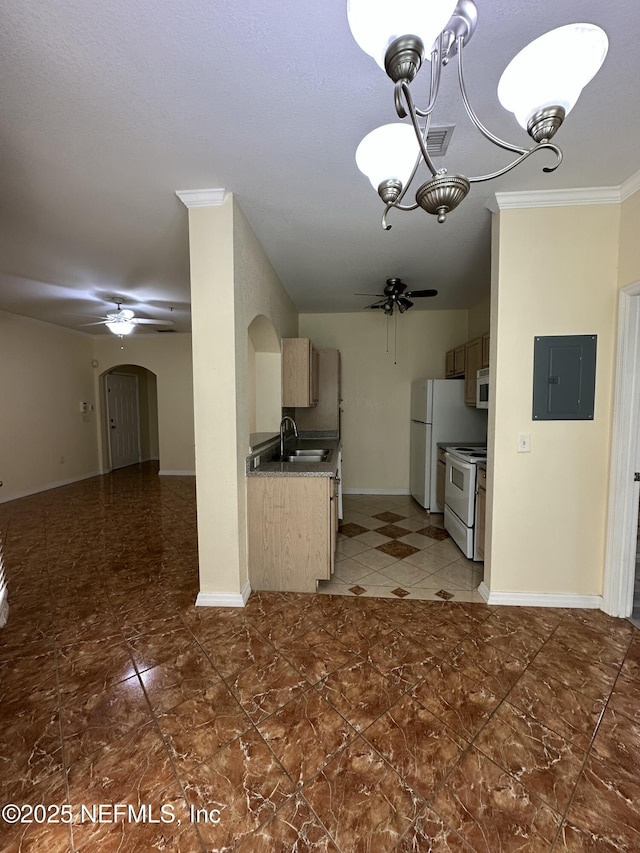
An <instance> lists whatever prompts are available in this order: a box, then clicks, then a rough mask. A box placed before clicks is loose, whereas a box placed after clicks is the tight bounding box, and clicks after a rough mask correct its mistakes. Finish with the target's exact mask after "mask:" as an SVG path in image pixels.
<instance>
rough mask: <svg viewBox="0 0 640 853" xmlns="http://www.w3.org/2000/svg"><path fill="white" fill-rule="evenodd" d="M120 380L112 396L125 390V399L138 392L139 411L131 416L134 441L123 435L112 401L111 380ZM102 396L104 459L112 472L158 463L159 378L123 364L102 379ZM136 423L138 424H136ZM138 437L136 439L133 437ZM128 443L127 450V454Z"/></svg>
mask: <svg viewBox="0 0 640 853" xmlns="http://www.w3.org/2000/svg"><path fill="white" fill-rule="evenodd" d="M110 378H112V379H113V380H116V378H117V379H118V383H117V388H116V385H115V383H114V385H113V387H112V389H111V390H112V392H116V390H119V389H120V387H121V386H122V390H123V392H124V399H125V401H126V395H127V393H129V392H131V393H133V389H134V388H135V398H136V399H135V411H134V410H133V409H132V410H131V411H130V412H129V420H130V423H129V433H130V436H129V438H130V441H128V440H127V439H126V437H125V439H124V441H123V439H122V433H121V432H120V431H119V424H118V423H117V415H116V412H117V411H118V407H117V406H116V407H114V405H113V403H112V401H110V400H109V396H110V392H109V384H110V383H109V379H110ZM100 394H101V398H102V400H103V401H104V405H103V406H102V419H101V421H102V451H103V459H105V460H107V461H108V469H109V470H113V469H114V468H120V467H124V466H126V465H128V464H135V463H137V462H149V461H158V460H159V458H160V450H159V431H158V387H157V377H156V374H155V373H153V372H152V371H151V370H148V369H147V368H146V367H141V366H140V365H137V364H119V365H116V366H114V367H111V368H109V370H107V371H105V372H104V373H103V374H101V376H100ZM134 420H135V423H134ZM134 432H135V433H136V435H135V436H133V433H134ZM123 443H124V450H123Z"/></svg>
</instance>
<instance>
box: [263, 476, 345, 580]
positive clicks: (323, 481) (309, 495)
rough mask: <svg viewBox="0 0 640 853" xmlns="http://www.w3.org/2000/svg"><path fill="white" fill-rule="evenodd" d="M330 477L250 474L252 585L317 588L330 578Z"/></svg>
mask: <svg viewBox="0 0 640 853" xmlns="http://www.w3.org/2000/svg"><path fill="white" fill-rule="evenodd" d="M334 482H335V480H334V479H333V478H331V477H248V478H247V522H248V523H247V528H248V547H249V581H250V582H251V587H252V589H266V590H279V591H289V592H315V591H316V587H317V580H318V578H321V579H323V580H324V579H326V578H330V577H331V564H330V554H329V549H330V542H331V511H330V507H331V505H332V504H333V503H334V502H333V501H330V500H329V498H330V494H331V493H330V489H331V488H332V485H333V484H334Z"/></svg>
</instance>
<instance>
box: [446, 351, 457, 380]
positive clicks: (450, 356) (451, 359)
mask: <svg viewBox="0 0 640 853" xmlns="http://www.w3.org/2000/svg"><path fill="white" fill-rule="evenodd" d="M455 372H456V368H455V351H454V350H452V349H450V350H449V352H448V353H446V355H445V357H444V375H445V376H446V377H447V379H449V378H450V377H451V376H455Z"/></svg>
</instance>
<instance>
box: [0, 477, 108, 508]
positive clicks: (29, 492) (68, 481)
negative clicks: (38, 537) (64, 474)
mask: <svg viewBox="0 0 640 853" xmlns="http://www.w3.org/2000/svg"><path fill="white" fill-rule="evenodd" d="M101 475H102V472H101V471H92V472H91V473H90V474H81V475H80V476H79V477H69V478H68V479H66V480H56V482H55V483H47V485H46V486H38V488H34V489H26V490H25V491H23V492H13V493H9V494H3V495H2V496H1V497H0V504H3V503H8V502H9V501H17V500H19V499H20V498H28V497H30V496H31V495H39V494H40V492H48V491H51V489H59V488H61V487H62V486H70V485H71V484H72V483H79V482H81V481H82V480H90V479H91V478H92V477H100V476H101Z"/></svg>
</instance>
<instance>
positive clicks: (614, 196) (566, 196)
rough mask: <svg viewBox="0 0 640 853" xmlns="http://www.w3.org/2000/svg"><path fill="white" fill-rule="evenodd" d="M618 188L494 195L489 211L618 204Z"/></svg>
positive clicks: (589, 188)
mask: <svg viewBox="0 0 640 853" xmlns="http://www.w3.org/2000/svg"><path fill="white" fill-rule="evenodd" d="M620 201H621V198H620V187H580V188H578V189H573V190H528V191H524V192H513V193H496V194H495V202H494V203H493V202H492V203H490V204H488V205H487V206H488V207H489V210H491V211H493V213H497V212H498V211H499V210H513V209H515V208H519V209H522V208H527V207H569V206H573V205H581V204H620Z"/></svg>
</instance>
